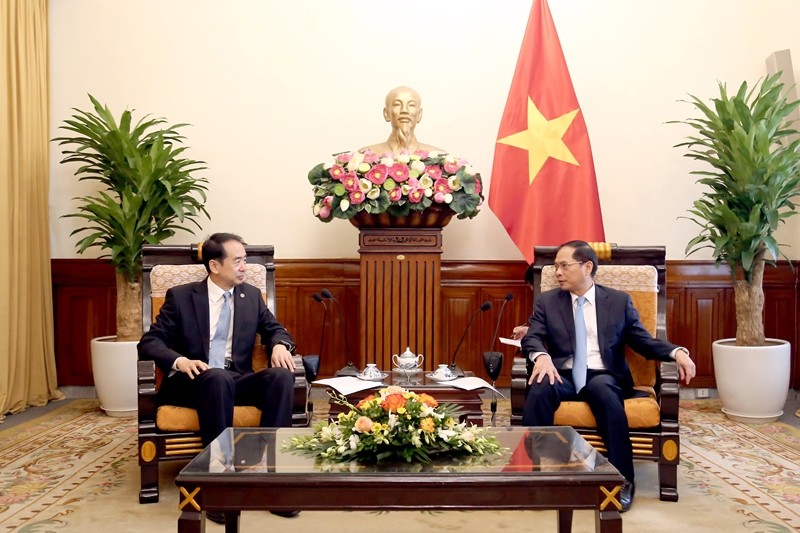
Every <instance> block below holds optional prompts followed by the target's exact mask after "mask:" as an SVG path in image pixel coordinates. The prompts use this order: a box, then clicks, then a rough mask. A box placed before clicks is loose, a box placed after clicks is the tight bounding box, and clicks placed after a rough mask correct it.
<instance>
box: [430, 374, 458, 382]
mask: <svg viewBox="0 0 800 533" xmlns="http://www.w3.org/2000/svg"><path fill="white" fill-rule="evenodd" d="M425 377H426V378H428V379H432V380H433V381H452V380H454V379H456V378H457V377H458V376H450V377H449V378H439V377H436V376H434V375H433V374H425Z"/></svg>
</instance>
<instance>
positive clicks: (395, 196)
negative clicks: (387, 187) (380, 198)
mask: <svg viewBox="0 0 800 533" xmlns="http://www.w3.org/2000/svg"><path fill="white" fill-rule="evenodd" d="M402 197H403V189H401V188H400V187H395V188H394V189H392V190H391V191H390V192H389V201H391V202H399V201H400V199H401V198H402Z"/></svg>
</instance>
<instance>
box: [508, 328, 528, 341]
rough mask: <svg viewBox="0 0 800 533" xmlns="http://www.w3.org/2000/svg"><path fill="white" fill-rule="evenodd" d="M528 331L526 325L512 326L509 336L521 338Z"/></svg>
mask: <svg viewBox="0 0 800 533" xmlns="http://www.w3.org/2000/svg"><path fill="white" fill-rule="evenodd" d="M527 333H528V326H517V327H515V328H514V331H512V332H511V338H512V339H514V340H518V339H521V338H522V337H524V336H525V335H527Z"/></svg>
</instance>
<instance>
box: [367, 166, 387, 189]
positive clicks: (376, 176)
mask: <svg viewBox="0 0 800 533" xmlns="http://www.w3.org/2000/svg"><path fill="white" fill-rule="evenodd" d="M364 176H366V178H367V179H368V180H369V181H371V182H372V183H374V184H375V185H381V184H382V183H383V182H384V181H386V178H388V177H389V169H388V168H386V165H375V166H374V167H372V168H371V169H369V171H368V172H367V173H366V174H364Z"/></svg>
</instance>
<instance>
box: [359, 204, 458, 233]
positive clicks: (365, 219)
mask: <svg viewBox="0 0 800 533" xmlns="http://www.w3.org/2000/svg"><path fill="white" fill-rule="evenodd" d="M452 217H453V210H452V209H450V208H449V207H447V206H446V205H439V204H433V205H431V206H430V207H428V208H427V209H425V210H424V211H412V212H411V213H409V214H408V215H406V216H400V217H397V216H394V215H390V214H389V213H386V212H384V213H379V214H372V213H367V212H366V211H359V212H358V213H356V214H355V216H354V217H352V218H350V219H349V220H350V223H351V224H353V225H354V226H355V227H357V228H359V229H364V228H443V227H445V226H446V225H447V224H448V223H449V222H450V219H451V218H452Z"/></svg>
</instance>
